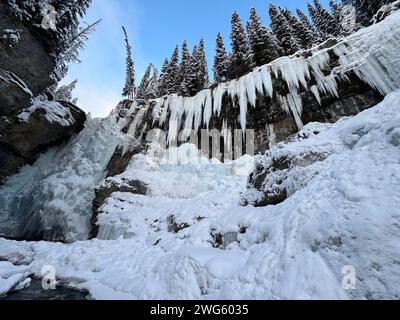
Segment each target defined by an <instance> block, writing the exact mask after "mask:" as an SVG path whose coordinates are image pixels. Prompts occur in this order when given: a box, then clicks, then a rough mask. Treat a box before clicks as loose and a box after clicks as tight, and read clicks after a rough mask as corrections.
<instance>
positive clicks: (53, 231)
mask: <svg viewBox="0 0 400 320" xmlns="http://www.w3.org/2000/svg"><path fill="white" fill-rule="evenodd" d="M124 125H125V120H121V121H120V122H117V120H116V117H115V116H114V115H112V116H110V117H108V118H106V119H93V120H90V121H89V122H88V123H87V125H86V127H85V129H84V130H83V131H82V132H81V133H80V134H79V135H78V136H77V137H76V138H74V139H72V140H71V141H70V142H69V143H68V144H67V145H63V146H60V147H58V148H53V149H51V150H49V151H48V152H46V153H45V154H43V155H42V156H41V157H40V158H39V160H38V161H37V162H36V163H35V164H34V165H33V166H32V167H31V166H26V167H24V168H23V169H22V170H21V172H20V173H19V174H17V175H15V176H13V177H12V178H10V179H9V180H8V181H7V182H6V184H5V185H4V186H2V187H1V191H0V203H1V206H0V235H2V234H3V235H4V234H5V235H7V236H9V237H17V238H18V237H22V236H23V237H25V238H36V237H40V236H43V235H46V237H47V238H50V239H55V240H65V241H76V240H85V239H87V237H88V234H89V230H90V212H91V203H92V200H93V198H94V189H95V187H96V186H97V185H98V183H99V182H100V180H101V179H102V178H103V176H104V171H105V169H106V167H107V164H108V163H109V161H110V159H111V157H112V155H113V153H114V151H115V148H116V146H117V145H119V144H122V135H121V133H120V131H121V128H122V127H123V126H124Z"/></svg>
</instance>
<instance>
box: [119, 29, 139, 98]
mask: <svg viewBox="0 0 400 320" xmlns="http://www.w3.org/2000/svg"><path fill="white" fill-rule="evenodd" d="M122 30H123V31H124V35H125V47H126V79H125V86H124V89H123V91H122V95H123V96H124V97H126V98H128V99H134V98H135V93H136V87H135V65H134V63H133V59H132V47H131V45H130V43H129V38H128V33H127V32H126V29H125V28H124V27H122Z"/></svg>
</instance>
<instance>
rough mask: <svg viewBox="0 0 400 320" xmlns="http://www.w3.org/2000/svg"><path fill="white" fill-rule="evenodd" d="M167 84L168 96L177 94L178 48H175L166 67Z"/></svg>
mask: <svg viewBox="0 0 400 320" xmlns="http://www.w3.org/2000/svg"><path fill="white" fill-rule="evenodd" d="M168 74H169V84H167V92H168V94H174V93H179V87H180V83H179V46H178V45H177V46H176V47H175V50H174V52H173V53H172V57H171V59H170V61H169V66H168Z"/></svg>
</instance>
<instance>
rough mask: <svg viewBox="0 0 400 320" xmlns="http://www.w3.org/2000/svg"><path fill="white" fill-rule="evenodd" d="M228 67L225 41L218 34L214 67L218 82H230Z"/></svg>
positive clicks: (215, 77)
mask: <svg viewBox="0 0 400 320" xmlns="http://www.w3.org/2000/svg"><path fill="white" fill-rule="evenodd" d="M228 66H229V57H228V54H227V53H226V50H225V46H224V39H223V38H222V35H221V33H218V35H217V45H216V53H215V58H214V67H213V71H214V79H215V81H216V82H220V81H225V80H229V79H228Z"/></svg>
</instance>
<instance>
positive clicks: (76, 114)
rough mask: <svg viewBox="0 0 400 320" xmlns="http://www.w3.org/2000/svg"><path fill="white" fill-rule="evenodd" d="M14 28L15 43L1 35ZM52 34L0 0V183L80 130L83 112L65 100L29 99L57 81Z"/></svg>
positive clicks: (84, 117)
mask: <svg viewBox="0 0 400 320" xmlns="http://www.w3.org/2000/svg"><path fill="white" fill-rule="evenodd" d="M11 31H12V32H13V34H14V36H15V37H14V38H15V39H16V40H15V41H9V39H7V37H4V38H3V36H5V35H6V34H5V33H10V32H11ZM53 49H54V43H52V38H51V37H49V35H48V34H46V31H45V30H41V29H40V28H38V27H35V26H29V25H24V24H23V23H22V22H21V21H19V20H16V19H14V18H12V17H11V16H10V15H8V14H7V13H5V10H4V4H0V156H1V157H0V184H2V183H4V181H5V179H6V178H7V177H8V176H10V175H12V174H15V173H16V172H18V170H19V168H20V167H21V166H23V165H24V164H27V163H28V164H32V163H33V162H35V160H36V159H37V157H38V155H39V153H40V152H42V151H44V150H45V149H46V148H48V147H49V146H52V145H54V144H56V143H59V142H61V141H63V140H66V139H68V138H69V137H71V135H73V134H74V133H77V132H79V131H80V130H81V129H82V128H83V125H84V123H85V121H86V115H85V113H84V112H83V111H82V110H80V109H79V108H77V107H76V106H74V105H72V104H70V103H66V102H60V103H58V102H51V101H50V102H49V101H47V100H46V98H43V99H41V100H40V99H36V101H34V105H32V103H33V101H32V98H33V97H37V96H39V95H41V94H43V93H44V92H45V91H46V89H47V88H48V87H50V86H52V85H54V84H56V81H57V80H56V79H55V77H54V76H53V71H54V68H55V66H56V62H55V58H54V50H53Z"/></svg>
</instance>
